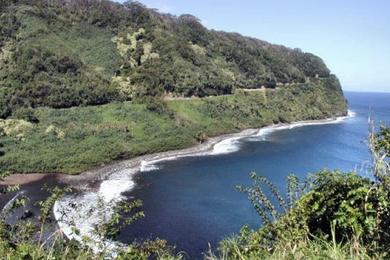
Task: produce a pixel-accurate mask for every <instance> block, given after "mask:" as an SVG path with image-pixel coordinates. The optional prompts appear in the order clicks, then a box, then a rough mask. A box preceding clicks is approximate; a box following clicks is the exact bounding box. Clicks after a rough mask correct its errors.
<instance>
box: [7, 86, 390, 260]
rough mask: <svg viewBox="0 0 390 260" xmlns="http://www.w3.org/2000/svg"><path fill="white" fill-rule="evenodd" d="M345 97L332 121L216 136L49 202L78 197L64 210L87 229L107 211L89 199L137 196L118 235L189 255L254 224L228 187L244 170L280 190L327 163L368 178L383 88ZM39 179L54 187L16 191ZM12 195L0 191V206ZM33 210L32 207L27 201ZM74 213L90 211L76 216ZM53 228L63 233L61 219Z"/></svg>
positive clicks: (383, 113) (389, 115)
mask: <svg viewBox="0 0 390 260" xmlns="http://www.w3.org/2000/svg"><path fill="white" fill-rule="evenodd" d="M346 97H347V98H348V101H349V108H350V110H351V111H353V114H354V116H353V117H350V118H348V119H346V120H343V121H341V122H339V123H337V124H325V125H309V126H302V127H293V128H291V129H289V128H286V129H283V130H278V131H270V130H269V129H265V130H262V131H261V132H260V134H259V136H254V137H250V138H245V139H240V140H237V139H230V140H226V141H223V142H221V143H220V144H218V145H217V146H216V147H215V149H214V151H213V152H211V154H210V155H208V156H198V157H186V158H181V159H178V160H169V161H163V162H159V163H157V164H150V163H145V164H143V165H142V167H141V168H142V170H144V172H142V173H138V174H136V175H135V177H134V178H133V175H134V172H133V171H134V170H132V169H129V170H126V169H124V170H123V171H121V172H118V173H116V174H114V175H113V176H112V177H110V179H109V180H107V181H105V182H103V183H102V185H101V186H100V188H99V189H98V191H97V192H95V193H94V192H90V193H86V194H81V195H78V196H76V197H69V198H65V199H64V200H62V201H60V202H59V203H57V204H56V207H57V209H61V207H62V208H68V206H67V205H68V203H70V202H71V203H78V204H79V205H80V206H81V208H80V209H78V210H74V211H76V212H74V213H75V214H73V213H72V214H73V215H75V216H76V218H75V221H76V222H77V220H78V222H80V223H78V224H79V226H78V227H79V228H80V230H81V231H86V232H87V231H88V230H90V229H91V227H92V225H93V224H94V223H95V222H96V221H98V220H99V216H100V217H101V216H102V215H103V216H104V215H107V214H109V213H110V210H109V209H107V210H105V211H104V212H99V211H90V209H91V208H95V204H96V201H97V200H99V199H102V200H103V201H107V202H112V201H116V200H118V199H121V198H129V199H132V198H137V199H141V200H142V201H143V202H144V205H143V210H144V212H145V213H146V217H145V218H144V219H142V220H139V221H137V222H136V223H134V224H133V225H131V226H130V227H128V228H126V229H124V230H123V231H122V233H121V234H120V236H119V240H120V241H122V242H126V243H127V242H132V241H133V240H134V239H135V238H138V239H148V238H156V237H159V238H163V239H166V240H168V242H169V243H170V244H173V245H176V247H177V251H185V252H186V253H187V255H188V256H189V257H190V258H201V257H202V252H205V251H207V250H208V248H209V244H210V245H211V247H212V248H213V249H215V247H216V246H217V245H218V241H220V240H221V239H223V238H225V237H227V236H229V235H232V234H234V233H237V232H239V229H240V227H242V226H243V225H244V224H248V225H249V226H250V227H252V228H258V227H260V226H261V221H260V219H259V217H258V216H257V214H256V212H255V211H254V210H253V208H252V206H251V205H250V203H249V202H248V199H247V197H246V195H245V194H241V193H239V192H238V191H237V190H236V188H235V187H236V186H237V185H242V184H243V185H248V184H250V179H249V173H250V172H251V171H255V172H257V173H258V174H260V175H263V176H266V177H267V178H268V179H269V180H271V181H272V182H273V183H274V184H275V185H277V186H278V187H279V188H280V189H282V190H283V189H284V188H285V180H286V176H287V175H288V174H289V173H294V174H296V175H298V176H299V177H301V178H304V177H305V176H306V175H307V173H309V172H312V173H315V172H317V171H319V170H321V169H324V168H328V169H340V170H342V171H352V170H357V171H358V172H359V173H360V174H362V175H365V176H368V177H370V176H369V162H370V155H369V152H368V149H367V144H366V139H367V134H368V123H367V118H368V114H369V111H370V108H371V110H372V114H373V117H374V118H375V119H376V121H377V122H378V123H379V122H380V121H382V122H384V123H387V124H388V125H390V94H374V93H346ZM221 153H222V154H221ZM47 181H48V182H50V184H51V185H55V180H53V178H46V179H45V180H44V181H41V182H37V183H33V184H29V185H27V186H24V187H22V191H23V192H24V194H25V195H28V196H30V197H31V200H32V202H33V201H36V200H40V199H43V198H44V197H45V196H47V194H46V193H43V192H42V191H40V186H42V183H43V182H47ZM130 188H133V189H131V190H130V191H128V192H125V193H122V195H121V194H120V193H121V192H122V191H124V190H128V189H130ZM12 196H13V195H10V196H7V197H5V196H4V195H2V197H1V198H0V206H1V207H2V206H4V205H5V203H6V202H7V201H8V200H9V199H11V198H12ZM32 204H33V203H31V205H32ZM33 211H34V212H35V213H37V209H36V208H34V207H33ZM80 212H81V213H83V212H84V213H86V212H92V213H91V214H90V217H87V218H85V217H84V218H79V217H78V215H80ZM57 213H58V212H57ZM72 214H69V215H72ZM84 215H86V216H88V214H84ZM81 222H82V223H81ZM80 224H81V225H80ZM61 227H62V228H63V229H64V231H65V232H69V231H70V229H69V227H67V226H66V225H61Z"/></svg>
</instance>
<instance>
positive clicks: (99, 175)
mask: <svg viewBox="0 0 390 260" xmlns="http://www.w3.org/2000/svg"><path fill="white" fill-rule="evenodd" d="M349 117H353V112H352V111H350V110H348V114H347V115H346V116H340V117H332V118H325V119H318V120H306V121H297V122H292V123H279V124H273V125H269V126H264V127H261V128H249V129H244V130H242V131H241V132H238V133H231V134H223V135H218V136H215V137H210V138H208V139H207V141H205V142H204V143H200V144H197V145H194V146H190V147H188V148H184V149H178V150H171V151H165V152H159V153H153V154H146V155H142V156H138V157H134V158H131V159H125V160H121V161H114V162H112V163H110V164H108V165H105V166H102V167H98V168H94V169H91V170H88V171H85V172H83V173H80V174H78V175H68V174H62V173H29V174H12V175H10V176H8V177H6V178H5V179H4V180H3V181H0V185H26V184H31V183H34V182H37V181H41V180H42V179H44V178H46V177H51V178H55V179H56V180H58V181H59V182H60V183H62V184H65V185H70V186H72V187H75V188H79V189H81V190H85V189H87V190H88V189H95V188H96V185H97V184H98V183H99V182H102V181H104V180H106V179H107V178H108V177H109V176H111V175H113V174H114V173H116V172H119V171H122V170H124V169H132V170H136V172H137V173H138V172H145V171H148V169H147V166H148V165H154V164H155V163H158V162H162V161H167V160H175V159H179V158H183V157H192V156H206V155H217V154H221V153H223V152H221V153H213V149H214V148H215V146H216V145H218V144H220V143H222V142H224V141H228V140H232V141H237V140H241V139H244V138H247V137H255V136H257V135H261V134H264V133H265V132H268V131H269V132H273V131H275V130H283V129H291V128H295V127H301V126H308V125H321V124H332V123H338V122H341V121H343V120H345V119H347V118H349ZM230 152H234V151H228V153H230ZM144 168H146V169H145V170H143V169H144ZM153 169H154V168H153V167H152V168H151V170H153Z"/></svg>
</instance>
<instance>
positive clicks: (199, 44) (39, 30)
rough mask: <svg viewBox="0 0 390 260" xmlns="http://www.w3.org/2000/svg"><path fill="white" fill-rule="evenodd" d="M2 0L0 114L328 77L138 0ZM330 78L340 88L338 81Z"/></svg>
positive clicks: (301, 61)
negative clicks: (27, 109)
mask: <svg viewBox="0 0 390 260" xmlns="http://www.w3.org/2000/svg"><path fill="white" fill-rule="evenodd" d="M6 2H7V4H3V5H1V7H2V9H1V12H2V13H1V16H0V118H7V117H9V116H11V115H13V114H14V113H15V111H16V110H18V109H19V108H21V107H33V108H36V107H42V106H48V107H52V108H65V107H74V106H81V105H99V104H106V103H110V102H113V101H123V100H131V99H133V98H139V97H144V96H162V95H165V94H167V93H170V94H172V95H174V96H175V95H176V96H187V97H190V96H199V97H204V96H217V95H226V94H232V93H233V92H234V90H235V89H236V88H259V87H261V86H265V87H271V88H275V87H276V86H277V85H278V84H279V85H280V86H281V87H284V86H282V85H283V84H290V83H304V82H307V81H309V80H315V78H317V77H319V78H325V79H326V78H330V79H331V81H333V79H332V76H331V75H330V73H329V70H328V69H327V68H326V66H325V64H324V63H323V61H322V60H321V59H320V58H318V57H316V56H314V55H312V54H308V53H303V52H302V51H300V50H292V49H289V48H286V47H283V46H278V45H272V44H269V43H266V42H263V41H260V40H256V39H252V38H248V37H243V36H241V35H239V34H232V33H224V32H217V31H210V30H207V29H206V28H205V27H203V25H202V24H201V23H200V21H199V20H198V19H197V18H196V17H194V16H192V15H182V16H180V17H174V16H171V15H169V14H160V13H157V12H155V11H154V10H151V9H148V8H146V7H145V6H143V5H142V4H140V3H137V2H126V3H124V4H118V3H115V2H111V1H97V0H92V1H79V0H71V1H66V3H64V2H63V1H61V0H51V1H45V0H34V1H28V0H15V1H6ZM118 79H120V80H119V82H121V83H120V84H118ZM331 87H333V88H334V89H335V90H336V91H338V94H339V95H342V93H341V92H340V89H341V88H340V86H339V84H331ZM124 90H125V91H124Z"/></svg>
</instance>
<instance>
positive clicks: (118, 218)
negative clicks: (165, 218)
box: [97, 200, 145, 239]
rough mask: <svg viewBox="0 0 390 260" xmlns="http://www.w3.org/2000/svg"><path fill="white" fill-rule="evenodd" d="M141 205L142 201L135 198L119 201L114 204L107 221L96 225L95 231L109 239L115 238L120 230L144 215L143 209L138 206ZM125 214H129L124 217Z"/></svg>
mask: <svg viewBox="0 0 390 260" xmlns="http://www.w3.org/2000/svg"><path fill="white" fill-rule="evenodd" d="M140 207H142V201H140V200H135V201H132V202H130V203H127V202H126V201H121V202H118V203H116V205H114V209H113V210H114V214H112V216H111V217H110V220H109V221H108V222H107V223H101V224H100V225H99V226H98V227H97V232H98V234H100V235H101V236H103V237H105V238H109V239H115V238H116V237H117V236H118V234H119V233H120V231H121V230H122V229H123V228H124V227H126V226H129V225H131V224H133V223H134V222H135V221H137V220H138V219H140V218H143V217H145V214H144V212H143V211H140V210H139V208H140ZM125 214H126V215H130V216H128V217H125Z"/></svg>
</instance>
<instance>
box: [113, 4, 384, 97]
mask: <svg viewBox="0 0 390 260" xmlns="http://www.w3.org/2000/svg"><path fill="white" fill-rule="evenodd" d="M119 2H121V1H119ZM139 2H141V3H143V4H145V5H146V6H148V7H151V8H157V9H159V10H160V11H161V12H165V13H171V14H174V15H181V14H192V15H195V16H196V17H198V18H199V19H200V20H201V21H202V23H203V25H204V26H206V27H207V28H209V29H215V30H223V31H228V32H238V33H241V34H243V35H246V36H251V37H255V38H259V39H262V40H265V41H268V42H271V43H276V44H282V45H285V46H287V47H291V48H300V49H302V50H303V51H305V52H311V53H314V54H316V55H318V56H320V57H321V58H322V59H323V60H324V61H325V63H326V64H327V66H328V67H329V68H330V70H331V71H332V73H334V74H336V75H337V76H338V77H339V79H340V81H341V84H342V86H343V89H344V90H347V91H348V90H350V91H376V92H390V1H389V0H326V1H315V0H294V1H292V0H272V1H271V0H241V1H232V0H196V1H189V0H140V1H139Z"/></svg>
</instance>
